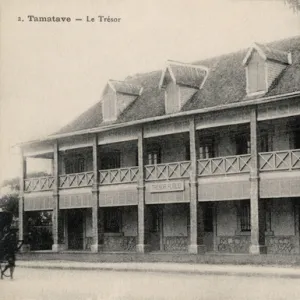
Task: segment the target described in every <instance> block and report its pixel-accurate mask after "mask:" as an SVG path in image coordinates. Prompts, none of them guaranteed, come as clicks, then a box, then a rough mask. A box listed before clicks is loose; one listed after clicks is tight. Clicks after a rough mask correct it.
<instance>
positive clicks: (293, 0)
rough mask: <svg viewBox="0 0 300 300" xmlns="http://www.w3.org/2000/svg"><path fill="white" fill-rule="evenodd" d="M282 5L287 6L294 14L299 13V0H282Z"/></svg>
mask: <svg viewBox="0 0 300 300" xmlns="http://www.w3.org/2000/svg"><path fill="white" fill-rule="evenodd" d="M284 3H285V4H286V5H288V6H289V8H291V9H292V10H293V11H294V12H295V13H297V12H299V11H300V0H284Z"/></svg>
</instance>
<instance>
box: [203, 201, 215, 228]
mask: <svg viewBox="0 0 300 300" xmlns="http://www.w3.org/2000/svg"><path fill="white" fill-rule="evenodd" d="M213 212H214V207H213V204H212V203H208V204H207V205H206V206H205V210H204V231H205V232H213V228H214V225H213Z"/></svg>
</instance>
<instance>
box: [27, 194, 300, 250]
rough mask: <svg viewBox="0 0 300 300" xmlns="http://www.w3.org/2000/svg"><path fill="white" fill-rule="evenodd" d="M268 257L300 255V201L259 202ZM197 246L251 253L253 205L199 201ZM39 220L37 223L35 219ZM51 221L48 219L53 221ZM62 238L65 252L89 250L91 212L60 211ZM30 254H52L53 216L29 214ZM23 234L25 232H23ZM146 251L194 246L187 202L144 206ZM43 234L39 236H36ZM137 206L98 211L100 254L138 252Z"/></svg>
mask: <svg viewBox="0 0 300 300" xmlns="http://www.w3.org/2000/svg"><path fill="white" fill-rule="evenodd" d="M260 201H261V202H263V208H264V212H263V218H262V220H263V222H264V224H263V226H264V228H265V232H264V237H263V239H264V242H265V245H266V247H267V253H271V254H299V253H300V247H299V244H300V243H299V241H300V237H299V207H300V198H276V199H261V200H260ZM198 213H199V217H198V222H199V224H198V238H199V244H200V245H202V246H205V247H204V249H205V251H206V252H218V253H249V247H250V245H251V209H250V200H235V201H210V202H200V203H199V208H198ZM37 216H38V221H33V220H36V218H37ZM49 216H50V218H49ZM60 216H61V218H60V222H59V235H60V244H62V246H63V247H62V249H64V250H91V245H92V243H93V222H92V217H93V215H92V208H80V209H79V208H78V209H62V210H60ZM24 218H25V219H27V221H28V222H26V223H27V228H26V231H28V236H29V237H30V239H29V243H30V248H31V249H32V250H46V249H49V250H50V249H51V243H52V239H51V234H52V232H51V211H49V212H47V213H46V212H34V213H33V212H25V215H24ZM24 229H25V228H24ZM144 230H145V244H146V245H147V250H148V251H152V252H156V251H165V252H187V251H188V246H189V244H190V205H189V203H176V204H151V205H146V207H145V229H144ZM38 233H39V234H38ZM138 234H139V230H138V206H137V205H132V206H117V207H103V208H100V209H99V211H98V244H99V252H100V251H104V252H118V251H121V252H134V251H136V248H137V243H138Z"/></svg>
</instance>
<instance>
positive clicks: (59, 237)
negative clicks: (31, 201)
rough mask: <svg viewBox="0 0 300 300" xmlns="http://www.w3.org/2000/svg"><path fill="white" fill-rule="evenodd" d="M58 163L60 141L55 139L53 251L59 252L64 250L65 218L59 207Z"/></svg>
mask: <svg viewBox="0 0 300 300" xmlns="http://www.w3.org/2000/svg"><path fill="white" fill-rule="evenodd" d="M58 164H59V152H58V142H57V141H55V142H54V145H53V176H54V187H53V212H52V236H53V245H52V251H53V252H59V251H60V250H63V249H64V248H65V247H64V244H63V232H64V228H63V226H64V225H63V222H62V221H63V220H62V214H61V212H60V209H59V174H58Z"/></svg>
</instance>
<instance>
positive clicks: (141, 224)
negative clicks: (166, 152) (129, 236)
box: [136, 128, 148, 253]
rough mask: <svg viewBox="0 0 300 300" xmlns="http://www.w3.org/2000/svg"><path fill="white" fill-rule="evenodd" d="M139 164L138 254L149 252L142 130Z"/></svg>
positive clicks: (139, 145)
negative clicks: (146, 231)
mask: <svg viewBox="0 0 300 300" xmlns="http://www.w3.org/2000/svg"><path fill="white" fill-rule="evenodd" d="M138 164H139V178H138V186H137V188H138V242H137V248H136V250H137V252H140V253H144V252H146V251H147V248H148V247H147V246H146V235H145V229H146V226H145V219H146V216H145V210H146V205H145V181H144V132H143V128H140V131H139V133H138Z"/></svg>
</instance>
